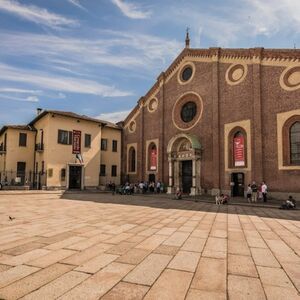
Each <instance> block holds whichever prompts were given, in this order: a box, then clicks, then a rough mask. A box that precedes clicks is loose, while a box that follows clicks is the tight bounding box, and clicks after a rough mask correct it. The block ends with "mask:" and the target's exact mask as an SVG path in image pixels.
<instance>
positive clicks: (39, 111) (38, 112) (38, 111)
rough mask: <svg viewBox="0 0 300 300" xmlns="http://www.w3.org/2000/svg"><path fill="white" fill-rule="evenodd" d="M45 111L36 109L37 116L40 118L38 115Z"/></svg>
mask: <svg viewBox="0 0 300 300" xmlns="http://www.w3.org/2000/svg"><path fill="white" fill-rule="evenodd" d="M42 111H43V109H42V108H39V107H38V108H37V109H36V115H37V116H38V115H40V113H41V112H42Z"/></svg>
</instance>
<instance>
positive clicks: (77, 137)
mask: <svg viewBox="0 0 300 300" xmlns="http://www.w3.org/2000/svg"><path fill="white" fill-rule="evenodd" d="M72 153H73V154H80V153H81V131H79V130H73V143H72Z"/></svg>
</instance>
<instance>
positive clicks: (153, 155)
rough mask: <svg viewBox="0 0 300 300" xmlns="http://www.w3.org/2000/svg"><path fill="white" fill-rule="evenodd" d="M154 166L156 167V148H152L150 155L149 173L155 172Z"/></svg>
mask: <svg viewBox="0 0 300 300" xmlns="http://www.w3.org/2000/svg"><path fill="white" fill-rule="evenodd" d="M156 166H157V150H156V148H152V149H151V153H150V170H151V171H154V170H156Z"/></svg>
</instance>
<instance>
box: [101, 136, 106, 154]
mask: <svg viewBox="0 0 300 300" xmlns="http://www.w3.org/2000/svg"><path fill="white" fill-rule="evenodd" d="M101 150H102V151H106V150H107V139H101Z"/></svg>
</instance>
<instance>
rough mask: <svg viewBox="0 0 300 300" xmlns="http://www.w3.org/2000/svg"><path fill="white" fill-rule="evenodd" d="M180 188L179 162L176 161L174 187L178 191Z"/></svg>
mask: <svg viewBox="0 0 300 300" xmlns="http://www.w3.org/2000/svg"><path fill="white" fill-rule="evenodd" d="M179 186H180V183H179V161H178V160H175V161H174V187H175V189H177V188H178V187H179Z"/></svg>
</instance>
